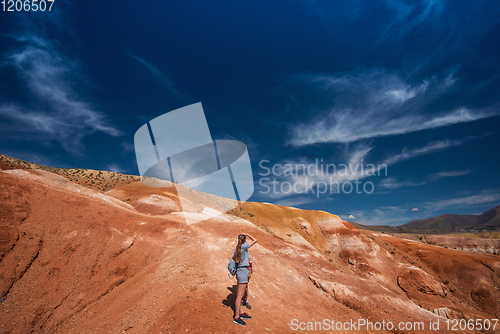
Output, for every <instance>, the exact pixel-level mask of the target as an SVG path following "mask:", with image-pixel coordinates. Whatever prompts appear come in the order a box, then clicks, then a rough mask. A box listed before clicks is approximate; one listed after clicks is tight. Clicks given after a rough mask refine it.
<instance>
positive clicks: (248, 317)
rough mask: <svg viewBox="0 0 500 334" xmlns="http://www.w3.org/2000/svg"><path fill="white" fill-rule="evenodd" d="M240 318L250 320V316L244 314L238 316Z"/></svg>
mask: <svg viewBox="0 0 500 334" xmlns="http://www.w3.org/2000/svg"><path fill="white" fill-rule="evenodd" d="M240 318H243V319H252V317H251V316H249V315H248V314H246V313H243V314H240Z"/></svg>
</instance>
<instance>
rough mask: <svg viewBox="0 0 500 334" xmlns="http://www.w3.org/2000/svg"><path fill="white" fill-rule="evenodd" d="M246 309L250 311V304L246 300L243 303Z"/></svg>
mask: <svg viewBox="0 0 500 334" xmlns="http://www.w3.org/2000/svg"><path fill="white" fill-rule="evenodd" d="M244 305H245V306H246V307H247V309H249V310H251V309H252V305H250V302H249V301H248V299H247V300H246V301H245V304H244Z"/></svg>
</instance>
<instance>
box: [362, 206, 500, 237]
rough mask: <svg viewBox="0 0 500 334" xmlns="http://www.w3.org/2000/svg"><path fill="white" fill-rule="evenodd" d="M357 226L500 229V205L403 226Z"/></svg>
mask: <svg viewBox="0 0 500 334" xmlns="http://www.w3.org/2000/svg"><path fill="white" fill-rule="evenodd" d="M353 225H354V226H356V227H357V228H360V229H364V230H370V231H378V232H396V233H401V232H420V233H422V232H429V233H451V232H491V231H500V206H497V207H495V208H493V209H490V210H488V211H486V212H484V213H483V214H481V215H479V216H474V215H452V214H446V215H442V216H437V217H431V218H426V219H418V220H413V221H411V222H409V223H406V224H404V225H401V226H384V225H379V226H367V225H361V224H356V223H354V224H353Z"/></svg>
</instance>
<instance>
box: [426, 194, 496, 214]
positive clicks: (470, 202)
mask: <svg viewBox="0 0 500 334" xmlns="http://www.w3.org/2000/svg"><path fill="white" fill-rule="evenodd" d="M487 203H492V205H495V204H496V205H498V203H500V192H498V190H494V191H483V192H482V193H480V194H476V195H470V196H463V197H456V198H451V199H446V200H440V201H432V202H426V203H424V204H423V205H424V206H425V207H426V208H427V209H428V210H430V211H438V210H443V209H450V208H467V207H474V206H481V205H485V204H487Z"/></svg>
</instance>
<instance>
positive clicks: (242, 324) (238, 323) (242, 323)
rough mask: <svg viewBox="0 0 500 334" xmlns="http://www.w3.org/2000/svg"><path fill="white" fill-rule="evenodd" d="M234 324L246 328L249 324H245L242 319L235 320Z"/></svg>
mask: <svg viewBox="0 0 500 334" xmlns="http://www.w3.org/2000/svg"><path fill="white" fill-rule="evenodd" d="M233 323H235V324H237V325H241V326H246V325H247V323H246V322H244V321H243V320H241V318H233Z"/></svg>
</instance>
